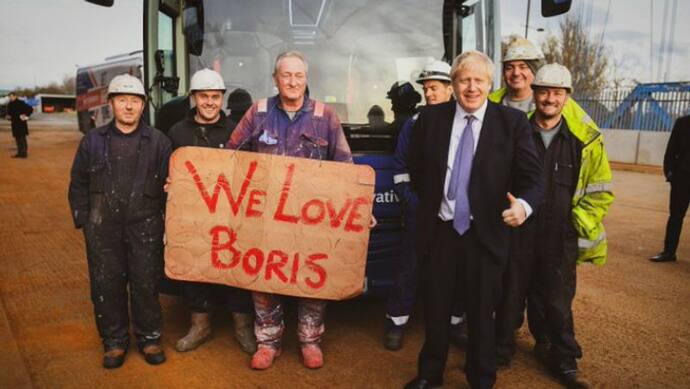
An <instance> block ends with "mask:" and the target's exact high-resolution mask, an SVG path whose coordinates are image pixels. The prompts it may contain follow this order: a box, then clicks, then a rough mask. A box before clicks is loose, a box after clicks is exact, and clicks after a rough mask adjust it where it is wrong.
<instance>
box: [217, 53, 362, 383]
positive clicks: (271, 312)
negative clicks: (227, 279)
mask: <svg viewBox="0 0 690 389" xmlns="http://www.w3.org/2000/svg"><path fill="white" fill-rule="evenodd" d="M307 70H308V65H307V61H306V59H305V58H304V56H303V55H302V54H301V53H299V52H297V51H288V52H285V53H282V54H280V55H279V56H278V57H277V59H276V62H275V68H274V72H273V81H274V82H275V85H276V87H277V88H278V95H277V96H273V97H270V98H268V99H261V100H259V101H257V102H256V103H255V104H253V105H252V107H251V108H250V109H249V111H248V112H247V113H246V114H245V115H244V117H243V118H242V120H241V121H240V123H239V124H238V125H237V127H236V128H235V131H234V132H233V134H232V136H231V137H230V140H229V141H228V143H227V147H228V148H230V149H244V150H249V151H257V152H260V153H267V154H277V155H285V156H291V157H302V158H311V159H319V160H330V161H339V162H352V154H351V152H350V146H349V145H348V143H347V140H346V139H345V134H344V132H343V129H342V127H341V126H340V121H339V120H338V117H337V116H336V114H335V112H334V111H333V109H332V108H331V107H328V106H326V105H325V104H324V103H322V102H320V101H316V100H313V99H310V98H309V96H308V94H307V92H306V89H307ZM252 295H253V299H254V309H255V311H256V321H255V333H256V338H257V339H256V340H257V344H258V350H257V352H256V353H255V354H254V356H253V357H252V361H251V367H252V368H253V369H259V370H263V369H267V368H269V367H270V366H271V365H272V363H273V359H274V358H275V357H277V356H279V355H280V353H281V338H282V335H283V330H284V328H285V325H284V323H283V305H282V301H281V297H280V296H278V295H275V294H271V293H263V292H253V293H252ZM325 310H326V301H325V300H320V299H309V298H300V299H299V300H298V319H297V321H298V324H297V332H298V336H299V341H300V343H301V350H302V356H303V358H304V365H305V366H306V367H308V368H311V369H317V368H320V367H321V366H323V354H322V352H321V348H320V347H319V343H320V341H321V336H322V335H323V333H324V313H325Z"/></svg>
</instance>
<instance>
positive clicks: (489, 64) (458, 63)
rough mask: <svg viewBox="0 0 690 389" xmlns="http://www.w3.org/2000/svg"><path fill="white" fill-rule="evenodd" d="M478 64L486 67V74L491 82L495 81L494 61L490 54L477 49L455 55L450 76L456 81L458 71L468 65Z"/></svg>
mask: <svg viewBox="0 0 690 389" xmlns="http://www.w3.org/2000/svg"><path fill="white" fill-rule="evenodd" d="M471 64H476V65H479V66H481V67H482V68H484V70H485V71H486V76H487V77H488V79H489V83H492V82H493V79H494V62H493V61H492V60H491V58H489V56H488V55H486V54H484V53H482V52H481V51H477V50H469V51H465V52H463V53H462V54H460V55H458V56H457V57H455V59H454V60H453V66H452V67H451V69H450V78H451V80H453V81H455V77H457V75H458V73H459V72H460V71H461V70H462V69H464V68H465V67H466V66H468V65H471Z"/></svg>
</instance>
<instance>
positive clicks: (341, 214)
mask: <svg viewBox="0 0 690 389" xmlns="http://www.w3.org/2000/svg"><path fill="white" fill-rule="evenodd" d="M350 204H352V200H350V199H347V200H345V205H343V207H342V208H341V209H340V211H338V212H337V213H336V209H335V206H334V205H333V201H331V200H328V202H327V203H326V207H327V208H328V216H329V217H330V218H331V227H333V228H338V227H340V223H342V221H343V218H345V213H347V210H348V208H350Z"/></svg>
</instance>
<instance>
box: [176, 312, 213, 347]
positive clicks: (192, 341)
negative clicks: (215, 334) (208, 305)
mask: <svg viewBox="0 0 690 389" xmlns="http://www.w3.org/2000/svg"><path fill="white" fill-rule="evenodd" d="M191 321H192V325H191V327H189V332H187V335H185V336H184V337H183V338H182V339H180V340H178V341H177V343H176V344H175V350H177V351H179V352H185V351H190V350H194V349H195V348H197V347H199V346H200V345H201V344H202V343H204V342H205V341H207V340H208V338H210V337H211V316H210V315H209V314H208V313H205V312H202V313H197V312H192V319H191Z"/></svg>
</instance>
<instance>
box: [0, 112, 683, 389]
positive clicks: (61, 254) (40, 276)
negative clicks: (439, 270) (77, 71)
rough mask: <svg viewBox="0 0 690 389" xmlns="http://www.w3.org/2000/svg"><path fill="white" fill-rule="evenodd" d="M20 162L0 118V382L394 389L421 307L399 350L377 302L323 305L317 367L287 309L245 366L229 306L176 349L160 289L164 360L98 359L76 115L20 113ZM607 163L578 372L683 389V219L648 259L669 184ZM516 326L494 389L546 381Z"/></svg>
mask: <svg viewBox="0 0 690 389" xmlns="http://www.w3.org/2000/svg"><path fill="white" fill-rule="evenodd" d="M30 131H31V135H30V137H29V158H28V159H25V160H17V159H10V155H12V154H14V142H13V139H12V137H11V134H10V132H9V125H8V123H7V122H6V121H3V120H0V161H2V162H0V302H1V305H0V349H1V350H2V352H0V388H30V387H36V388H84V387H95V386H98V387H100V388H111V387H112V388H125V387H141V388H196V387H206V388H228V387H230V388H330V387H337V388H401V387H402V386H403V385H404V384H405V382H407V381H408V380H409V379H411V378H412V377H414V375H415V373H416V358H417V353H418V352H419V350H420V347H421V343H422V340H423V328H422V320H421V309H420V308H419V307H418V309H417V312H416V315H415V316H414V317H413V320H412V322H411V325H410V329H409V331H408V333H407V336H406V339H405V347H404V348H403V350H401V351H399V352H389V351H386V350H384V349H383V347H382V346H381V337H382V332H383V326H384V317H383V312H384V306H385V304H384V301H383V300H381V299H368V300H354V301H348V302H341V303H333V304H331V305H330V306H329V310H328V315H327V322H326V325H327V332H326V336H325V338H324V341H323V349H324V352H325V358H326V365H325V367H324V368H322V369H320V370H317V371H310V370H307V369H305V368H304V367H302V365H301V359H300V356H299V348H298V345H297V341H296V335H295V312H294V311H295V310H294V308H290V309H288V315H287V330H286V337H285V340H286V342H285V345H284V352H283V355H282V356H281V357H280V358H278V359H277V360H276V362H275V364H274V366H273V367H272V368H271V369H270V370H268V371H264V372H256V371H252V370H250V369H249V368H248V365H249V356H248V355H246V354H243V353H242V352H241V351H240V350H239V348H238V346H237V344H236V343H235V342H234V340H233V338H232V335H231V325H232V323H231V321H230V320H229V314H228V313H226V312H222V311H219V312H217V313H216V314H215V316H214V319H213V322H214V323H213V325H214V330H215V332H214V337H213V339H212V340H211V341H210V342H209V343H207V344H205V345H203V346H202V347H201V348H199V349H198V350H196V351H193V352H189V353H185V354H181V353H177V352H176V351H175V350H174V343H175V341H176V340H177V339H178V338H179V337H181V336H183V335H184V333H185V332H186V329H187V325H188V311H187V308H186V306H185V303H184V301H182V299H180V298H175V297H170V296H162V297H161V301H162V305H163V308H164V323H165V324H164V328H163V345H164V347H165V350H166V352H167V356H168V361H167V362H166V363H165V364H163V365H160V366H155V367H153V366H149V365H147V364H146V363H145V362H144V360H143V358H142V357H141V356H140V355H139V354H138V353H137V352H136V351H135V350H134V348H131V349H130V353H129V354H128V356H127V361H126V362H125V365H124V366H123V367H122V368H120V369H116V370H113V371H110V370H105V369H103V368H102V367H101V357H102V349H101V346H100V342H99V339H98V336H97V332H96V328H95V323H94V319H93V309H92V305H91V301H90V297H89V285H88V273H87V267H86V259H85V250H84V242H83V235H82V233H81V231H79V230H76V229H74V227H73V225H72V220H71V217H70V213H69V207H68V204H67V185H68V182H69V169H70V166H71V163H72V159H73V157H74V152H75V150H76V147H77V145H78V143H79V140H80V139H81V134H80V133H79V132H78V131H77V129H76V122H75V120H74V116H63V117H56V118H55V119H53V118H50V119H41V120H33V121H32V122H30ZM624 168H625V169H626V170H625V171H623V170H616V171H615V172H614V183H615V192H616V195H617V199H616V202H615V203H614V205H613V206H612V208H611V211H610V214H609V216H608V217H607V219H606V226H607V229H608V237H609V251H610V258H609V263H608V264H606V265H605V266H603V267H595V266H591V265H583V266H580V268H579V269H578V281H579V282H578V291H577V297H576V299H575V303H574V312H575V326H576V334H577V338H578V340H579V342H580V344H581V346H582V348H583V350H584V358H583V359H582V360H581V361H580V368H581V370H582V372H583V373H584V374H585V376H586V377H587V378H588V379H589V380H590V381H591V382H593V383H594V384H595V386H596V387H600V388H666V387H668V388H689V387H690V222H689V221H688V218H686V228H685V231H684V233H683V235H682V237H681V245H680V248H679V251H678V257H679V261H678V262H677V263H663V264H653V263H651V262H649V261H648V260H647V258H648V257H649V256H651V255H654V254H656V253H657V252H658V251H659V249H660V248H661V245H662V241H663V231H664V226H665V223H666V218H667V208H668V206H667V204H668V192H669V187H668V184H666V183H665V182H664V179H663V177H662V176H661V175H660V174H659V170H658V169H653V168H645V169H642V171H645V172H646V173H641V172H639V171H630V170H635V169H632V168H630V167H629V166H626V167H624ZM532 345H533V341H532V339H531V337H530V336H529V334H528V332H527V331H526V329H525V328H523V329H521V330H520V333H519V342H518V346H519V349H518V354H517V356H516V358H515V360H514V362H513V365H512V367H511V368H510V369H508V370H504V371H500V372H499V375H498V383H497V386H498V387H500V388H557V387H559V384H558V382H557V381H556V380H554V379H553V378H552V377H551V376H549V374H548V373H547V371H546V370H545V369H544V368H542V367H541V365H540V364H539V363H538V362H537V361H536V360H535V359H534V357H533V356H532V354H531V348H532ZM463 361H464V353H463V352H462V351H460V350H458V349H456V348H451V352H450V355H449V358H448V364H447V367H446V373H445V384H446V385H445V387H448V388H451V387H466V386H467V384H466V381H465V378H464V374H463V373H462V372H461V370H460V368H459V367H460V366H461V365H462V363H463Z"/></svg>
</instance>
